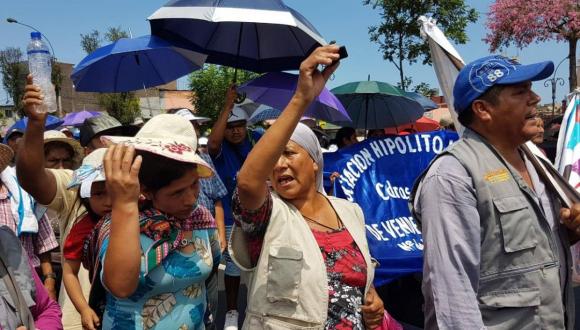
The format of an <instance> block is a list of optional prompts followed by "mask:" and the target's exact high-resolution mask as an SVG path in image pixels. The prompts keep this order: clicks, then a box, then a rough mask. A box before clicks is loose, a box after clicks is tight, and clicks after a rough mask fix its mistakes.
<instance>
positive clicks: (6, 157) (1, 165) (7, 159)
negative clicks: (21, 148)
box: [0, 144, 14, 172]
mask: <svg viewBox="0 0 580 330" xmlns="http://www.w3.org/2000/svg"><path fill="white" fill-rule="evenodd" d="M13 158H14V151H12V148H10V147H9V146H7V145H5V144H0V172H2V171H4V170H5V169H6V167H7V166H8V165H10V163H11V162H12V159H13Z"/></svg>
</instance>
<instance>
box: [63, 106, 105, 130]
mask: <svg viewBox="0 0 580 330" xmlns="http://www.w3.org/2000/svg"><path fill="white" fill-rule="evenodd" d="M100 115H101V113H100V112H98V111H85V110H83V111H79V112H71V113H69V114H67V115H66V116H64V118H63V119H64V123H62V126H80V125H82V124H83V123H84V122H85V119H87V118H92V117H96V116H100Z"/></svg>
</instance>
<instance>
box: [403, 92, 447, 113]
mask: <svg viewBox="0 0 580 330" xmlns="http://www.w3.org/2000/svg"><path fill="white" fill-rule="evenodd" d="M405 95H406V96H407V97H408V98H411V99H413V100H415V101H417V102H419V104H420V105H421V106H422V107H423V109H425V111H429V110H435V109H439V106H438V105H437V103H435V102H433V101H432V100H431V99H428V98H426V97H425V96H423V94H421V93H417V92H405Z"/></svg>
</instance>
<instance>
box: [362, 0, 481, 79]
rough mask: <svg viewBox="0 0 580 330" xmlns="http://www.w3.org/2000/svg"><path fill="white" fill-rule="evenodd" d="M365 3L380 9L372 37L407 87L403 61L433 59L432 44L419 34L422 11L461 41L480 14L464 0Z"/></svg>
mask: <svg viewBox="0 0 580 330" xmlns="http://www.w3.org/2000/svg"><path fill="white" fill-rule="evenodd" d="M363 4H364V5H370V6H372V7H373V8H374V9H378V10H380V12H381V19H382V21H381V23H380V24H379V25H374V26H371V27H369V35H370V39H371V41H373V42H376V43H377V44H379V48H380V50H381V51H382V52H383V58H384V59H385V60H387V61H389V62H391V63H393V65H395V67H396V68H397V70H398V71H399V76H400V85H401V86H402V87H404V88H407V87H408V85H406V84H405V81H404V77H405V74H404V68H403V62H404V61H407V62H408V63H409V64H413V63H415V62H417V61H418V60H419V59H422V61H423V64H430V63H431V57H430V54H429V45H428V44H427V43H426V42H425V41H424V40H423V39H422V38H421V36H420V24H419V22H418V19H419V17H420V16H421V15H426V16H431V17H433V18H434V19H436V20H437V23H438V25H439V26H440V27H441V29H442V30H443V32H444V33H445V35H446V36H447V38H448V39H449V40H452V41H454V42H456V43H458V44H464V43H466V42H467V41H468V38H467V34H466V33H465V28H466V26H467V24H469V23H473V22H476V21H477V18H478V13H477V11H476V10H475V9H473V8H470V7H469V6H467V5H466V4H465V1H464V0H412V1H411V0H382V1H381V0H363Z"/></svg>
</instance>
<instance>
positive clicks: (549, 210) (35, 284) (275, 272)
mask: <svg viewBox="0 0 580 330" xmlns="http://www.w3.org/2000/svg"><path fill="white" fill-rule="evenodd" d="M338 60H339V48H338V47H337V46H335V45H328V46H323V47H319V48H317V49H316V50H314V51H313V52H312V54H311V55H310V56H309V57H308V58H306V59H305V60H304V61H303V62H302V64H301V66H300V75H299V80H298V86H297V88H296V91H295V93H294V95H293V97H292V99H291V101H290V102H289V103H288V105H287V106H286V108H285V109H284V111H283V112H282V114H281V115H280V117H279V118H278V119H277V120H276V121H275V122H274V123H273V124H272V125H271V126H270V127H269V128H268V129H267V130H266V131H265V132H260V131H254V130H251V129H248V128H247V120H248V115H247V113H246V112H245V111H244V110H243V109H241V108H239V107H238V106H236V105H235V99H236V90H235V87H233V86H232V87H231V88H230V89H229V90H228V92H227V94H226V95H225V106H224V109H223V110H222V112H221V113H220V114H219V116H218V118H217V119H216V121H215V123H214V124H213V127H212V129H211V133H210V135H209V137H208V139H207V147H206V148H201V146H200V144H199V141H200V140H201V139H200V127H201V125H202V124H204V123H206V122H208V121H209V118H204V117H198V116H197V115H196V114H195V113H193V112H192V111H190V110H188V109H171V110H169V111H168V113H167V114H161V115H157V116H155V117H153V118H151V119H150V120H149V121H147V122H146V123H145V124H144V125H143V126H142V127H140V128H138V127H134V126H123V125H121V124H120V123H119V122H118V121H117V120H115V119H114V118H112V117H110V116H108V115H106V114H102V115H100V116H95V117H92V118H89V119H87V120H86V121H85V122H84V124H83V125H82V127H81V128H80V139H79V141H77V140H75V139H74V138H72V137H69V136H67V135H65V134H64V133H62V132H60V131H51V130H49V131H46V130H45V121H46V117H47V115H46V113H43V112H41V111H39V109H40V107H39V106H40V105H41V104H42V102H43V96H42V94H41V92H40V89H39V88H38V87H37V86H35V85H34V81H33V80H32V77H30V76H29V77H28V78H27V85H26V90H25V95H24V99H23V104H24V107H25V112H26V115H27V117H28V124H27V126H26V129H25V130H24V131H13V132H8V135H7V137H6V144H0V169H1V170H2V174H1V175H0V209H1V210H2V211H1V212H0V224H1V226H0V274H1V276H2V279H3V281H0V291H1V292H2V299H0V329H19V330H20V329H63V328H64V329H81V328H82V329H90V330H95V329H124V330H128V329H206V328H207V329H216V328H217V327H218V326H217V324H216V318H217V316H218V284H217V283H218V277H217V274H218V268H219V265H220V263H221V262H222V261H223V263H224V264H225V271H224V273H225V276H224V284H225V291H226V303H225V305H226V307H227V309H226V313H225V315H224V316H225V325H224V327H225V329H226V330H232V329H237V327H238V323H239V322H240V321H241V320H240V319H239V318H240V315H241V314H242V313H243V314H245V319H244V321H243V328H244V329H377V328H378V329H401V326H400V324H399V323H397V322H396V321H395V320H394V319H393V318H392V317H391V316H390V315H389V313H388V312H387V311H386V310H385V308H384V305H383V301H382V299H381V297H380V296H379V294H378V293H377V290H376V289H375V287H374V286H373V278H374V273H375V268H376V267H378V265H377V263H376V261H375V260H374V259H373V257H372V255H371V253H370V251H369V247H368V243H367V238H366V229H365V217H364V214H363V212H362V210H361V208H360V207H359V206H358V205H357V204H355V203H351V202H348V201H346V200H344V199H340V198H336V197H332V196H329V195H328V194H327V192H326V191H325V190H324V187H323V166H324V165H323V156H322V152H323V148H321V145H320V135H319V134H316V132H315V131H313V130H312V129H311V128H309V127H308V126H306V125H304V124H303V123H300V120H301V118H302V117H303V115H304V112H305V111H306V109H307V108H308V106H309V105H310V104H311V102H313V100H314V99H315V98H316V97H317V96H318V94H319V93H320V92H321V90H322V89H323V88H324V86H325V84H326V82H327V80H328V78H329V77H330V76H331V75H332V74H333V72H334V71H335V70H336V68H337V67H338V65H339V61H338ZM552 71H553V64H552V63H551V62H543V63H537V64H532V65H527V66H526V65H520V64H518V63H515V62H513V61H511V60H507V59H505V58H503V57H500V56H492V57H485V58H482V59H479V60H477V61H475V62H472V63H470V64H468V65H467V66H466V67H465V68H464V69H463V70H462V71H461V72H460V74H459V76H458V78H457V81H456V83H455V87H454V97H455V101H454V107H455V111H457V113H458V118H459V122H460V123H461V125H462V126H463V127H464V131H463V134H462V138H461V139H460V140H459V142H457V143H455V144H453V145H452V146H451V147H450V148H448V149H447V150H446V151H444V152H443V153H442V154H441V155H439V156H437V157H436V158H435V160H434V161H433V162H432V163H431V164H430V166H429V167H428V168H427V169H426V171H425V172H424V174H423V175H421V176H420V177H419V178H418V179H417V181H416V185H415V187H414V189H413V193H412V195H411V198H410V201H411V206H412V209H413V212H414V216H415V219H416V220H417V222H418V223H420V225H421V228H422V232H423V240H424V272H423V295H424V298H425V304H424V308H423V312H424V314H425V328H427V329H486V328H487V329H524V328H525V329H528V328H529V329H532V328H533V329H536V328H541V329H573V327H574V312H573V311H574V301H573V293H572V286H571V282H570V278H571V276H570V272H571V260H570V244H572V243H574V242H576V241H577V240H578V239H579V238H580V204H574V205H564V206H563V205H562V204H561V203H560V201H559V200H558V198H557V195H556V194H555V192H554V191H552V188H550V187H549V186H548V185H547V183H546V182H544V181H543V177H542V176H541V174H540V170H539V169H538V168H537V167H536V165H535V163H534V162H533V156H532V155H531V154H529V152H528V149H526V148H525V147H524V144H525V143H526V142H527V141H529V140H534V142H536V143H541V141H540V136H542V134H543V125H542V124H540V123H539V121H538V114H537V110H536V105H537V103H538V102H539V97H538V96H537V95H536V94H535V93H534V92H533V91H532V89H531V81H534V80H539V79H543V78H545V77H547V76H549V75H550V74H551V73H552ZM451 125H453V123H451V124H449V125H448V126H449V127H448V128H451ZM452 128H455V127H452ZM409 133H411V134H412V132H407V134H409ZM367 136H368V137H372V138H379V137H382V136H384V131H383V130H373V131H369V132H368V134H367ZM335 141H336V144H337V147H338V148H339V149H342V148H347V147H348V146H350V145H352V144H355V143H357V142H358V140H357V135H356V131H355V130H354V129H352V128H343V129H341V130H340V131H339V132H338V133H337V136H336V139H335ZM333 175H335V174H333ZM335 177H336V175H335ZM242 272H245V273H247V274H250V276H249V277H248V292H247V307H246V308H245V310H244V311H241V310H240V307H239V306H238V295H239V288H240V276H241V274H242ZM61 283H62V285H61Z"/></svg>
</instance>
